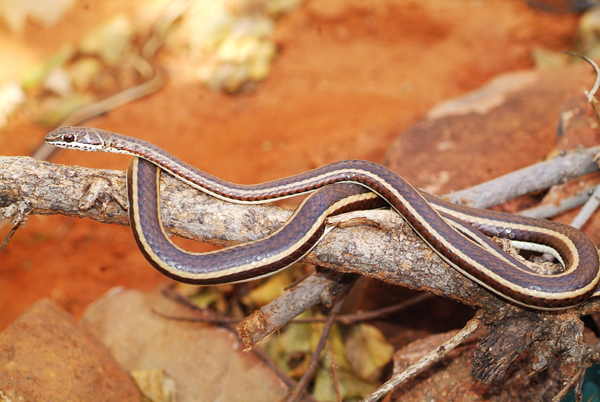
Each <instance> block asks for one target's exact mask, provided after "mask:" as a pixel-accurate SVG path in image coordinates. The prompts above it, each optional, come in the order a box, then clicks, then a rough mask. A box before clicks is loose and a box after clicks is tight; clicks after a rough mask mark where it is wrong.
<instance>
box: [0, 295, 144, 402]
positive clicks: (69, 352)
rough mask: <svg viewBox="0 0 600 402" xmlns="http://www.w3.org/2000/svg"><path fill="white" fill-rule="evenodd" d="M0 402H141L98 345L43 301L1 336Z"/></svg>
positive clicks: (47, 302)
mask: <svg viewBox="0 0 600 402" xmlns="http://www.w3.org/2000/svg"><path fill="white" fill-rule="evenodd" d="M0 400H3V401H4V400H7V401H36V402H43V401H107V402H110V401H140V394H139V392H138V390H137V388H136V386H135V384H134V383H133V381H132V380H131V379H130V378H129V376H128V375H127V373H126V372H125V371H124V370H123V369H121V368H120V367H119V365H118V364H117V363H116V362H115V360H114V359H113V358H112V356H111V355H110V352H109V351H108V350H107V349H106V348H105V347H104V346H103V345H102V344H101V343H100V342H98V341H97V340H96V339H95V338H94V337H93V336H92V335H90V334H89V333H88V332H87V331H86V330H83V329H81V328H80V327H79V326H78V325H77V323H76V322H75V321H74V320H73V318H72V317H71V315H69V314H68V313H67V312H65V311H64V310H62V309H61V308H60V307H58V305H57V304H56V303H54V302H53V301H51V300H49V299H44V300H40V301H39V302H37V303H35V304H34V305H33V306H32V307H30V308H29V309H28V310H27V311H25V312H24V313H23V314H22V315H21V316H20V317H18V318H17V319H16V320H15V321H14V322H13V323H12V324H11V325H10V326H9V327H8V328H6V329H5V330H4V331H3V332H2V333H1V334H0Z"/></svg>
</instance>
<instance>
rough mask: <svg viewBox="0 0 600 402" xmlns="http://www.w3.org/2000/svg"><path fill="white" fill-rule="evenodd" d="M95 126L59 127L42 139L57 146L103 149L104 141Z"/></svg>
mask: <svg viewBox="0 0 600 402" xmlns="http://www.w3.org/2000/svg"><path fill="white" fill-rule="evenodd" d="M99 131H101V130H98V129H96V128H91V127H60V128H57V129H56V130H54V131H51V132H49V133H48V134H46V138H45V139H44V140H45V141H46V142H47V143H48V144H50V145H55V146H57V147H59V148H71V149H79V150H82V151H91V152H93V151H103V150H104V149H105V148H106V142H105V141H104V139H103V138H102V137H101V136H100V135H99Z"/></svg>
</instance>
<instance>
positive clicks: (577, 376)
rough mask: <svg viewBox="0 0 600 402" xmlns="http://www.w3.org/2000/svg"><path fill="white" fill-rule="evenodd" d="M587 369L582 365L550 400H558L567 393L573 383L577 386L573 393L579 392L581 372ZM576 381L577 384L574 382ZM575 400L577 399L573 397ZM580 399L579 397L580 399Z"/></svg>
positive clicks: (581, 384)
mask: <svg viewBox="0 0 600 402" xmlns="http://www.w3.org/2000/svg"><path fill="white" fill-rule="evenodd" d="M586 370H587V367H583V368H581V369H579V370H577V373H575V375H574V376H573V377H571V378H570V379H569V381H568V382H567V383H566V384H565V385H564V386H563V387H562V389H561V390H560V392H559V393H558V394H556V396H555V397H554V398H552V402H560V401H561V400H562V399H563V398H564V397H565V396H566V395H567V393H568V392H569V391H570V390H571V388H573V386H574V385H576V386H577V388H578V389H576V390H575V393H577V392H579V393H580V394H581V386H583V374H584V373H585V371H586ZM576 383H577V384H576ZM575 400H577V399H575ZM580 400H581V399H580Z"/></svg>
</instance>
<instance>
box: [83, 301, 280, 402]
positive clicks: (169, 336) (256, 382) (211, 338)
mask: <svg viewBox="0 0 600 402" xmlns="http://www.w3.org/2000/svg"><path fill="white" fill-rule="evenodd" d="M154 312H158V313H159V314H160V315H159V314H156V313H154ZM198 314H199V313H198V311H194V310H191V309H190V308H189V307H186V306H184V305H183V304H178V303H176V302H174V301H172V300H169V299H167V298H165V297H164V296H162V295H160V294H158V293H144V292H140V291H134V290H126V291H117V292H110V293H109V294H107V295H106V296H105V297H103V298H102V299H100V300H98V301H97V302H96V303H94V304H92V305H91V306H90V307H89V308H88V309H87V310H86V312H85V313H84V315H83V317H82V325H84V326H85V327H86V328H88V329H89V330H90V331H91V332H92V333H93V334H94V335H95V336H96V337H98V339H100V340H101V341H102V342H103V343H104V344H105V345H106V346H107V347H108V348H109V349H110V350H111V352H112V353H113V355H114V356H115V359H116V360H117V361H118V362H119V363H120V364H121V366H122V367H124V368H125V369H126V370H128V371H134V370H135V371H139V370H162V371H163V372H164V373H167V374H168V376H169V378H170V380H172V381H173V383H174V388H175V393H176V395H177V399H176V400H177V401H179V402H186V401H194V402H195V401H217V400H218V401H221V402H227V401H231V402H233V401H244V400H251V401H277V400H280V399H281V398H282V397H283V396H284V395H285V394H286V393H287V391H288V386H287V385H286V383H285V381H284V377H282V376H281V374H279V373H278V372H277V370H276V369H275V370H274V369H273V368H271V367H270V366H269V364H268V362H266V361H265V360H263V359H261V358H260V356H258V355H257V354H255V353H254V352H243V350H242V349H243V344H242V342H241V341H240V340H239V338H238V336H237V334H236V333H235V332H234V331H232V330H230V329H228V328H225V327H222V326H217V325H215V324H211V323H207V322H185V321H181V320H176V319H171V318H169V317H191V318H194V317H196V318H198V316H199V315H198ZM200 317H202V315H200Z"/></svg>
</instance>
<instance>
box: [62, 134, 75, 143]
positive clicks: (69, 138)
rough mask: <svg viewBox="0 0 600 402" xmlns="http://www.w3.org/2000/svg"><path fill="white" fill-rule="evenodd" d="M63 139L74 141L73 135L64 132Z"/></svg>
mask: <svg viewBox="0 0 600 402" xmlns="http://www.w3.org/2000/svg"><path fill="white" fill-rule="evenodd" d="M63 140H64V141H65V142H73V141H75V136H74V135H73V134H65V135H64V136H63Z"/></svg>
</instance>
